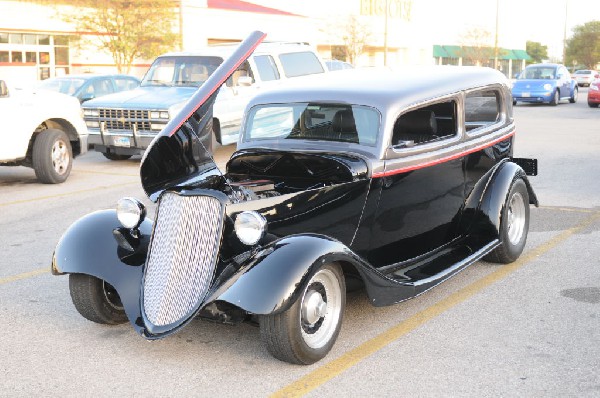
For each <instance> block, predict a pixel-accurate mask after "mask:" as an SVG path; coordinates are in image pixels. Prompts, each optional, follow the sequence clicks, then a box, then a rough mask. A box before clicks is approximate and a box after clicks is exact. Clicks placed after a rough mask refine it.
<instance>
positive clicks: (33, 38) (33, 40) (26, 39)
mask: <svg viewBox="0 0 600 398" xmlns="http://www.w3.org/2000/svg"><path fill="white" fill-rule="evenodd" d="M23 44H31V45H36V44H37V35H26V34H24V35H23Z"/></svg>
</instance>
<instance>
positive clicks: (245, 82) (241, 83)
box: [237, 76, 254, 87]
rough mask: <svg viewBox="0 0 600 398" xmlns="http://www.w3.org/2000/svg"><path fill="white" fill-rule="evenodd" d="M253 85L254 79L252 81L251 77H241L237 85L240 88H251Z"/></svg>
mask: <svg viewBox="0 0 600 398" xmlns="http://www.w3.org/2000/svg"><path fill="white" fill-rule="evenodd" d="M252 83H254V79H252V78H251V77H250V76H240V77H239V79H238V81H237V84H238V86H246V87H248V86H251V85H252Z"/></svg>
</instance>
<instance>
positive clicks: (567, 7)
mask: <svg viewBox="0 0 600 398" xmlns="http://www.w3.org/2000/svg"><path fill="white" fill-rule="evenodd" d="M568 15H569V0H565V28H564V31H563V54H562V55H563V56H562V58H563V59H562V62H563V65H566V62H567V17H568Z"/></svg>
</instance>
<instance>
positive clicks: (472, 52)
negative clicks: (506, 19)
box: [460, 28, 500, 66]
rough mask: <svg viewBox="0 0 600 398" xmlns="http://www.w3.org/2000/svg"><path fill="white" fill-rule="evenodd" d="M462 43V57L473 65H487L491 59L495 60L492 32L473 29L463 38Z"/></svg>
mask: <svg viewBox="0 0 600 398" xmlns="http://www.w3.org/2000/svg"><path fill="white" fill-rule="evenodd" d="M460 41H461V50H460V55H461V57H462V58H463V59H466V60H468V61H469V62H470V64H471V65H478V66H481V65H487V64H488V62H489V61H490V59H492V58H494V45H493V40H492V34H491V32H490V31H488V30H486V29H483V28H471V29H469V30H467V31H466V32H465V33H464V34H463V35H462V36H461V39H460ZM498 56H500V54H498Z"/></svg>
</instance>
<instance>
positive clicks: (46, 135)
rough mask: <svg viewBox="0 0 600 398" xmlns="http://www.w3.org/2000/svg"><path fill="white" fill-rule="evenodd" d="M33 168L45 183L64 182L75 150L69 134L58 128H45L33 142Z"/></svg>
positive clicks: (69, 171)
mask: <svg viewBox="0 0 600 398" xmlns="http://www.w3.org/2000/svg"><path fill="white" fill-rule="evenodd" d="M32 163H33V169H34V170H35V175H36V176H37V178H38V180H40V181H41V182H43V183H44V184H58V183H61V182H64V181H65V180H66V179H67V177H68V176H69V174H70V173H71V167H72V166H73V150H72V149H71V142H70V141H69V138H68V137H67V135H66V134H65V133H64V132H63V131H61V130H57V129H48V130H44V131H42V132H41V133H39V134H38V136H37V137H36V138H35V142H34V143H33V154H32Z"/></svg>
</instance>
